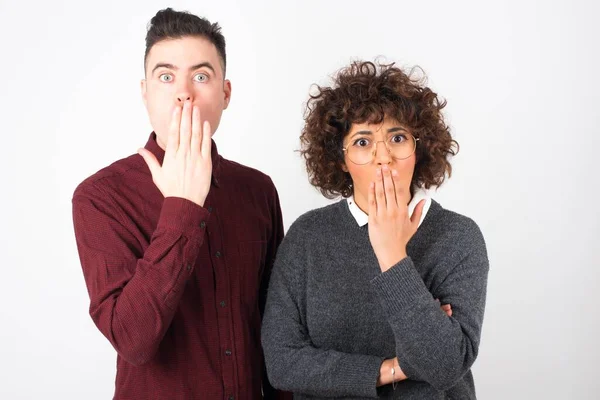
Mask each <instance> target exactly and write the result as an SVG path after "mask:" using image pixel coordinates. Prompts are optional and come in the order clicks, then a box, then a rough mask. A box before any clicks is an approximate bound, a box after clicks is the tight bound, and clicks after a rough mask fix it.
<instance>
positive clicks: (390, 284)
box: [262, 200, 489, 400]
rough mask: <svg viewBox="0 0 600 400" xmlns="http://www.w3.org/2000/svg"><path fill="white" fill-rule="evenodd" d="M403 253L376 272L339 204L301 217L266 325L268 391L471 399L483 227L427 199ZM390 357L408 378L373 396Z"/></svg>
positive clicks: (359, 232) (482, 285)
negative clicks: (401, 257) (428, 205)
mask: <svg viewBox="0 0 600 400" xmlns="http://www.w3.org/2000/svg"><path fill="white" fill-rule="evenodd" d="M407 253H408V255H409V257H408V258H405V259H404V260H401V261H400V262H399V263H398V264H396V265H395V266H393V267H392V268H391V269H390V270H388V271H386V272H384V273H381V270H380V268H379V264H378V262H377V259H376V257H375V253H374V252H373V248H372V247H371V244H370V242H369V235H368V226H364V227H359V226H358V224H357V223H356V221H355V220H354V218H353V217H352V215H351V213H350V210H349V209H348V205H347V202H346V201H345V200H342V201H340V202H337V203H335V204H332V205H329V206H326V207H323V208H319V209H316V210H313V211H310V212H308V213H306V214H304V215H302V216H301V217H300V218H298V220H296V221H295V222H294V224H293V225H292V226H291V227H290V229H289V232H288V233H287V235H286V236H285V238H284V240H283V242H282V244H281V246H280V248H279V251H278V254H277V258H276V261H275V266H274V269H273V273H272V276H271V281H270V284H269V293H268V298H267V305H266V310H265V315H264V319H263V326H262V345H263V349H264V354H265V360H266V365H267V373H268V376H269V379H270V381H271V384H272V385H273V386H274V387H275V388H278V389H282V390H287V391H291V392H294V394H295V396H294V397H295V398H296V399H320V398H331V397H338V398H340V397H341V398H356V399H364V398H387V399H406V400H408V399H428V400H430V399H448V398H450V399H460V400H465V399H475V398H476V397H475V386H474V383H473V375H472V373H471V370H470V369H471V366H472V365H473V362H474V361H475V359H476V358H477V351H478V347H479V339H480V335H481V326H482V322H483V315H484V308H485V295H486V286H487V275H488V267H489V264H488V258H487V252H486V247H485V242H484V239H483V236H482V234H481V231H480V230H479V228H478V227H477V225H476V224H475V223H474V222H473V221H472V220H470V219H469V218H466V217H464V216H461V215H459V214H457V213H454V212H452V211H448V210H445V209H444V208H442V207H441V206H440V204H439V203H437V202H435V201H433V202H432V204H431V208H430V209H429V211H428V213H427V215H426V217H425V219H424V220H423V223H422V224H421V226H420V227H419V229H418V230H417V233H416V234H415V235H414V236H413V238H412V239H411V240H410V242H409V243H408V246H407ZM436 299H439V300H440V301H441V302H442V303H443V304H446V303H447V304H451V306H452V311H453V315H452V317H448V316H447V315H446V314H445V313H444V311H442V310H441V309H440V305H439V303H438V302H437V301H436ZM395 356H397V357H398V360H399V363H400V367H401V368H402V370H403V371H404V373H405V374H406V375H407V377H408V378H409V379H408V380H405V381H403V382H400V383H398V385H397V386H396V390H392V386H391V385H387V386H385V387H382V388H376V382H377V378H378V376H379V368H380V366H381V363H382V361H383V360H384V359H385V358H393V357H395Z"/></svg>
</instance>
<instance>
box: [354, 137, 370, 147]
mask: <svg viewBox="0 0 600 400" xmlns="http://www.w3.org/2000/svg"><path fill="white" fill-rule="evenodd" d="M354 145H355V146H358V147H366V146H368V145H369V141H368V140H367V139H357V140H356V141H355V142H354Z"/></svg>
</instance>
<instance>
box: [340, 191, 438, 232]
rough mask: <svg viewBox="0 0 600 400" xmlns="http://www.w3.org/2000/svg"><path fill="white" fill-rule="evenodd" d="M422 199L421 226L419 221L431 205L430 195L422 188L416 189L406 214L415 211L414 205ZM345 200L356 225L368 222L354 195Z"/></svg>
mask: <svg viewBox="0 0 600 400" xmlns="http://www.w3.org/2000/svg"><path fill="white" fill-rule="evenodd" d="M423 199H425V206H424V207H423V214H421V220H420V221H419V226H421V223H422V222H423V219H425V215H427V211H428V210H429V207H430V206H431V197H429V196H428V195H427V192H425V191H424V190H417V191H416V192H415V195H414V196H413V198H412V200H411V201H410V203H409V204H408V215H409V216H412V214H413V212H414V211H415V207H416V206H417V204H419V202H420V201H421V200H423ZM346 200H347V201H348V208H349V209H350V213H351V214H352V216H353V217H354V219H355V220H356V223H357V224H358V226H365V225H366V224H367V223H368V222H369V216H368V215H367V214H366V213H365V212H364V211H363V210H361V209H360V208H359V207H358V206H357V205H356V202H355V201H354V196H350V197H348V198H347V199H346Z"/></svg>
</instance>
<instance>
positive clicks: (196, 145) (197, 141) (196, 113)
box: [190, 106, 202, 157]
mask: <svg viewBox="0 0 600 400" xmlns="http://www.w3.org/2000/svg"><path fill="white" fill-rule="evenodd" d="M190 146H191V149H190V152H191V154H192V156H194V157H197V156H199V155H200V154H201V146H202V122H201V121H200V109H199V108H198V107H197V106H194V107H193V108H192V140H191V144H190Z"/></svg>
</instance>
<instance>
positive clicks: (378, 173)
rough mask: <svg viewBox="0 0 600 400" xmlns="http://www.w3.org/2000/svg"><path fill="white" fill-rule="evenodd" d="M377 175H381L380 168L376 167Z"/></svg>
mask: <svg viewBox="0 0 600 400" xmlns="http://www.w3.org/2000/svg"><path fill="white" fill-rule="evenodd" d="M377 176H381V168H377Z"/></svg>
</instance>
